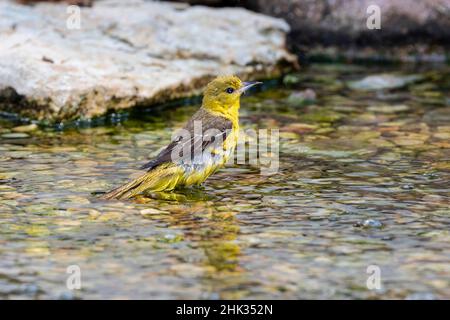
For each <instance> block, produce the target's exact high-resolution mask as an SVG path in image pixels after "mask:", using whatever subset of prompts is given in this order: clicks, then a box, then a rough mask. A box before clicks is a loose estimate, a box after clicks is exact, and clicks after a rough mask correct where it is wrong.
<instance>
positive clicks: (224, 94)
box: [203, 76, 261, 111]
mask: <svg viewBox="0 0 450 320" xmlns="http://www.w3.org/2000/svg"><path fill="white" fill-rule="evenodd" d="M260 83H261V82H256V81H252V82H243V81H241V79H239V78H238V77H236V76H221V77H217V78H215V79H214V80H213V81H211V82H210V83H209V84H208V85H207V86H206V89H205V91H204V94H203V106H204V107H205V108H207V109H212V110H216V111H219V110H218V109H223V110H224V111H226V110H227V109H230V108H239V98H240V97H241V95H242V94H243V93H244V92H245V91H246V90H248V89H249V88H251V87H253V86H254V85H256V84H260Z"/></svg>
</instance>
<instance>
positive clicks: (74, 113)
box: [0, 0, 296, 121]
mask: <svg viewBox="0 0 450 320" xmlns="http://www.w3.org/2000/svg"><path fill="white" fill-rule="evenodd" d="M0 12H2V19H0V39H2V41H0V109H1V110H3V111H7V112H13V113H19V114H21V115H24V116H27V117H31V118H35V119H39V120H42V119H47V120H52V121H56V120H57V121H60V120H66V119H73V118H78V117H85V118H90V117H93V116H97V115H101V114H104V113H106V112H107V111H108V110H117V109H123V108H129V107H132V106H135V105H137V104H153V103H159V102H163V101H166V100H170V99H176V98H182V97H186V96H190V95H193V94H197V93H199V91H198V90H199V89H200V88H202V87H203V86H204V85H205V84H206V83H207V82H208V81H209V80H210V79H211V78H212V77H214V76H215V75H217V74H229V73H237V74H239V75H241V76H242V77H243V78H258V77H265V76H274V75H277V74H279V73H280V72H281V71H282V70H283V69H284V68H291V67H292V66H295V65H296V58H295V56H293V55H291V54H290V53H289V52H288V51H287V50H286V48H285V38H286V33H287V32H288V31H289V26H288V25H287V24H286V23H285V22H284V21H283V20H280V19H276V18H271V17H266V16H263V15H261V14H256V13H252V12H250V11H247V10H245V9H242V8H223V9H212V8H207V7H201V6H194V7H189V6H187V5H184V4H173V3H160V2H144V1H126V2H125V1H111V0H107V1H99V2H95V3H94V6H93V7H92V8H81V24H80V26H81V28H80V29H69V28H67V25H66V22H67V19H68V18H69V16H70V14H68V13H67V5H66V4H48V3H42V4H37V5H35V6H33V7H29V6H23V5H18V4H15V3H12V2H9V1H7V2H1V3H0Z"/></svg>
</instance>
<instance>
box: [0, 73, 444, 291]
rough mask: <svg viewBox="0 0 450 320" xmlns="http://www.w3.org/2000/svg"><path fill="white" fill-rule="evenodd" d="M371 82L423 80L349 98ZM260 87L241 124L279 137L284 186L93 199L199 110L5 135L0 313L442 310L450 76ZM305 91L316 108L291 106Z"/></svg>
mask: <svg viewBox="0 0 450 320" xmlns="http://www.w3.org/2000/svg"><path fill="white" fill-rule="evenodd" d="M380 72H388V73H390V74H398V73H402V74H408V75H410V74H416V75H420V77H421V78H420V79H419V80H415V82H413V83H410V84H409V85H407V86H405V87H402V88H397V89H390V90H389V89H385V90H370V91H361V90H356V89H354V90H353V89H349V88H348V86H347V85H346V84H347V81H351V80H360V79H362V78H364V77H365V76H367V75H369V74H378V73H380ZM266 83H268V85H266V87H265V88H263V90H261V91H259V92H254V93H253V94H252V95H249V96H246V97H244V99H243V102H242V118H241V124H242V126H243V127H244V128H279V129H280V154H279V159H280V168H279V171H278V173H276V174H274V175H270V176H265V175H261V174H260V171H259V169H258V168H257V167H255V166H250V165H235V166H229V167H227V168H225V169H222V170H221V171H220V172H219V173H218V174H216V175H214V176H213V177H211V178H210V179H209V180H207V183H206V184H205V185H204V187H203V189H200V190H191V191H183V192H180V193H179V194H177V195H175V196H173V197H171V198H170V199H169V198H167V199H165V198H163V197H162V198H159V199H156V198H146V197H140V198H138V199H136V200H134V201H128V202H119V201H108V202H106V201H99V200H97V199H96V196H95V193H96V192H99V191H104V190H106V189H109V188H111V187H113V186H116V185H118V184H120V183H122V182H124V181H125V180H127V179H128V177H129V176H130V175H131V174H135V173H137V172H138V170H137V168H138V167H139V166H140V165H142V164H144V163H145V162H146V160H147V159H149V158H150V157H151V156H153V155H155V153H156V152H157V151H158V149H159V148H160V147H162V146H164V145H165V144H166V143H167V142H168V141H169V139H170V136H171V133H172V131H173V130H174V129H175V128H178V127H180V126H181V125H182V124H183V122H184V121H186V120H187V119H188V117H189V116H190V115H191V114H192V113H193V112H194V111H195V109H196V108H197V103H198V99H194V100H192V101H191V102H189V101H188V102H186V103H184V104H183V105H181V106H180V105H178V106H177V105H176V104H175V105H172V106H166V107H165V108H157V109H155V108H150V109H142V108H141V109H139V110H135V111H133V112H131V113H129V114H122V115H112V116H109V117H106V118H105V119H103V120H98V121H96V122H94V123H91V124H87V123H81V124H72V125H66V126H64V127H63V126H59V127H58V128H53V127H52V128H49V127H41V128H39V129H38V130H34V131H29V132H28V130H27V129H26V128H25V129H23V128H22V129H20V128H19V129H17V128H16V129H14V131H12V129H13V128H14V127H16V126H17V125H18V123H15V122H14V121H7V120H2V121H1V122H0V222H1V223H0V243H1V246H0V298H11V299H12V298H25V299H36V298H39V299H43V298H50V299H59V298H62V299H76V298H81V299H92V298H108V299H109V298H115V299H120V298H139V299H141V298H145V299H147V298H169V299H170V298H176V299H197V298H202V299H217V298H222V299H234V298H256V299H259V298H265V299H271V298H274V299H280V298H286V299H298V298H325V299H326V298H333V299H335V298H373V299H387V298H396V299H397V298H398V299H404V298H407V299H416V298H422V299H428V298H431V299H439V298H450V235H449V226H450V209H449V208H450V206H449V204H450V183H449V180H450V106H449V104H450V102H449V101H450V96H449V92H450V90H449V89H450V73H449V67H448V66H442V65H440V66H435V67H433V66H428V67H421V68H419V69H415V70H400V69H398V68H396V67H389V68H387V67H386V68H380V67H362V66H357V65H350V66H344V65H339V64H330V65H326V64H325V65H311V66H309V67H307V68H305V69H304V70H302V72H301V73H300V74H298V75H289V76H287V77H285V78H284V81H281V80H280V81H279V82H277V81H272V82H266ZM306 88H310V89H312V90H314V91H315V93H316V94H317V99H316V101H309V102H308V103H303V102H301V101H299V100H298V99H297V98H298V95H296V94H294V95H291V94H292V92H297V91H301V90H304V89H306ZM289 97H290V98H289ZM17 131H26V132H25V133H23V132H19V133H18V132H17ZM70 265H77V266H79V267H80V270H81V285H82V288H81V290H73V291H71V290H69V289H68V288H67V287H66V280H67V278H68V277H69V274H67V273H66V269H67V267H68V266H70ZM370 265H375V266H377V267H379V268H380V271H381V275H380V276H381V288H380V289H378V290H370V289H368V287H367V285H366V281H367V279H368V277H369V276H370V274H368V273H367V268H368V266H370Z"/></svg>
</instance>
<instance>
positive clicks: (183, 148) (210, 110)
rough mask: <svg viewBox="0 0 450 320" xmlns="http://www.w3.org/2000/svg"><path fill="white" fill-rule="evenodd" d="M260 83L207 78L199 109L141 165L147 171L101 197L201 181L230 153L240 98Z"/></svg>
mask: <svg viewBox="0 0 450 320" xmlns="http://www.w3.org/2000/svg"><path fill="white" fill-rule="evenodd" d="M260 83H261V82H256V81H253V82H242V81H241V80H240V79H239V78H238V77H236V76H222V77H217V78H216V79H214V80H213V81H211V82H210V83H209V84H208V85H207V86H206V89H205V91H204V93H203V101H202V106H201V108H200V109H199V110H198V111H197V112H196V113H195V114H194V115H193V116H192V118H191V119H190V120H189V121H188V122H187V124H186V125H185V126H184V127H183V129H181V130H180V131H179V133H178V134H177V135H176V136H175V138H174V139H173V140H172V142H171V143H170V144H169V145H168V146H167V147H165V148H164V149H163V150H162V151H161V152H160V153H159V154H158V155H157V156H156V158H155V159H153V160H152V161H150V162H149V163H147V164H146V165H144V166H143V167H142V169H147V170H148V171H147V172H146V173H145V174H143V175H141V176H140V177H138V178H137V179H135V180H133V181H131V182H129V183H127V184H125V185H123V186H121V187H118V188H117V189H114V190H112V191H110V192H108V193H106V194H105V195H103V196H102V198H103V199H129V198H132V197H134V196H136V195H138V194H142V193H146V192H166V191H172V190H174V189H175V188H177V187H185V186H192V185H200V184H201V183H203V182H204V181H205V180H206V179H207V178H208V177H209V176H210V175H211V174H213V173H214V172H216V171H217V170H218V169H219V168H221V167H222V166H223V165H224V164H225V163H226V162H227V161H228V159H229V157H230V156H231V155H232V154H233V152H234V148H235V147H236V143H237V139H238V133H239V107H240V97H241V95H242V94H243V93H244V92H245V91H246V90H247V89H249V88H250V87H252V86H254V85H256V84H260Z"/></svg>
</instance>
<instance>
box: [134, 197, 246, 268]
mask: <svg viewBox="0 0 450 320" xmlns="http://www.w3.org/2000/svg"><path fill="white" fill-rule="evenodd" d="M134 201H136V202H138V203H146V204H149V205H150V204H155V205H156V207H157V208H163V210H164V211H168V212H170V213H169V214H165V215H158V217H157V218H158V220H162V221H163V222H165V223H167V224H168V225H169V227H171V228H177V229H182V230H183V234H184V239H185V240H187V241H190V242H191V244H190V246H191V247H193V248H200V249H203V250H204V253H205V256H206V261H205V263H206V266H209V267H213V268H214V270H215V271H230V272H237V271H239V268H238V259H239V255H240V248H239V246H238V245H237V244H236V243H235V240H236V238H237V235H238V233H239V225H238V222H237V220H236V217H235V214H236V212H233V211H231V210H230V211H224V210H218V209H217V206H219V205H223V204H224V203H222V202H220V201H221V199H218V198H217V197H215V196H211V195H209V194H207V193H206V192H204V191H203V190H201V189H186V190H182V191H181V192H178V193H175V192H167V193H163V192H158V193H151V194H147V195H145V196H138V197H136V198H135V199H134ZM209 269H210V268H209Z"/></svg>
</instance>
